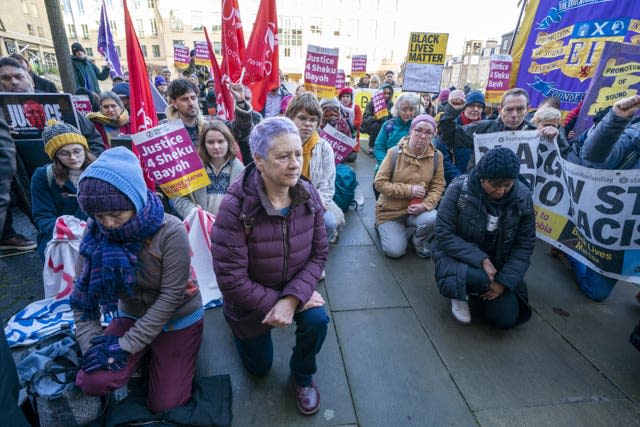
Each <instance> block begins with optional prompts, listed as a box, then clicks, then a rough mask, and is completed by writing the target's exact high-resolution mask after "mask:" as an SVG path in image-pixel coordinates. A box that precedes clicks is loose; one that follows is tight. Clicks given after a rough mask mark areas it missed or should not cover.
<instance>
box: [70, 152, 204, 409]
mask: <svg viewBox="0 0 640 427" xmlns="http://www.w3.org/2000/svg"><path fill="white" fill-rule="evenodd" d="M78 203H79V204H80V207H81V208H82V210H83V211H84V212H85V213H86V214H87V215H88V216H89V217H90V220H89V222H88V224H87V230H86V231H85V234H84V236H83V238H82V242H81V244H80V255H81V257H80V258H79V259H80V260H81V265H80V266H81V272H79V274H77V276H76V281H75V283H74V287H73V292H72V294H71V308H72V309H73V315H74V320H75V324H76V337H77V339H78V342H79V343H80V348H81V350H82V355H83V358H82V363H81V369H80V371H79V372H78V375H77V377H76V385H77V386H78V387H80V388H81V389H82V390H83V391H84V392H85V393H87V394H89V395H105V394H107V393H109V392H110V391H112V390H115V389H117V388H120V387H122V386H124V385H125V384H127V382H128V381H129V379H130V378H131V375H132V373H133V371H134V370H135V369H136V368H137V367H138V366H139V365H140V363H141V361H142V360H143V356H145V354H147V353H149V355H150V357H149V358H148V359H144V360H149V386H148V393H147V404H148V406H149V409H150V410H151V411H153V412H163V411H166V410H168V409H171V408H174V407H177V406H182V405H184V404H185V403H186V402H187V401H188V400H189V398H190V397H191V385H192V382H193V377H194V373H195V367H196V359H197V356H198V351H199V349H200V342H201V339H202V323H203V322H202V317H203V308H202V298H201V296H200V291H199V289H198V287H197V286H196V285H195V284H194V283H193V282H192V281H191V280H190V269H189V264H190V258H189V257H185V256H184V254H186V253H189V240H188V238H187V232H186V229H185V228H184V226H183V225H182V222H181V221H180V220H179V219H178V218H176V217H174V216H172V215H168V214H165V212H164V209H163V206H162V202H161V201H160V198H159V197H158V196H157V195H156V194H155V193H153V192H152V191H150V190H148V189H147V187H146V186H145V182H144V178H143V174H142V169H141V168H140V162H139V161H138V159H137V158H136V156H135V155H134V154H133V153H132V152H131V151H129V150H127V149H126V148H124V147H115V148H112V149H110V150H107V151H105V152H104V154H103V155H102V156H101V157H100V158H98V160H96V161H95V162H94V163H92V164H91V165H90V166H89V167H87V169H86V170H85V171H84V172H83V173H82V175H81V176H80V180H79V183H78ZM79 270H80V268H79ZM101 313H102V314H107V313H109V314H111V316H112V318H113V319H112V320H111V322H110V323H109V326H107V328H106V329H105V330H104V331H103V330H102V327H101V325H100V317H101Z"/></svg>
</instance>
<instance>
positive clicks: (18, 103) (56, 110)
mask: <svg viewBox="0 0 640 427" xmlns="http://www.w3.org/2000/svg"><path fill="white" fill-rule="evenodd" d="M0 111H1V112H2V115H3V117H4V119H5V120H6V122H7V124H8V125H9V127H10V128H11V130H12V132H11V136H12V138H13V140H14V141H15V143H16V150H17V152H18V154H19V155H20V158H21V159H22V162H23V163H24V165H25V168H26V169H27V172H28V173H29V176H31V175H32V174H33V172H35V170H36V169H37V168H38V167H40V166H42V165H45V164H47V163H49V162H50V161H51V160H50V159H49V157H48V156H47V154H46V153H45V152H44V144H43V142H42V130H43V129H44V127H45V126H46V124H47V121H48V120H50V119H56V120H58V121H60V122H64V123H68V124H70V125H73V126H75V127H76V128H78V120H77V118H76V113H75V111H74V109H73V103H72V101H71V96H70V95H69V94H66V93H55V94H54V93H51V94H48V93H47V94H45V93H15V92H11V93H0Z"/></svg>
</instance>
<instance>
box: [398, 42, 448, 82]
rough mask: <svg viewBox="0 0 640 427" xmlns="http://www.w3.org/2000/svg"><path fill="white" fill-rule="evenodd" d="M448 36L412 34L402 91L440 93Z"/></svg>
mask: <svg viewBox="0 0 640 427" xmlns="http://www.w3.org/2000/svg"><path fill="white" fill-rule="evenodd" d="M448 39H449V35H448V34H444V33H411V34H410V35H409V48H408V50H407V60H406V62H405V69H404V80H403V83H402V90H404V91H410V92H436V93H437V92H439V91H440V80H441V79H442V70H443V69H444V62H445V59H446V54H447V40H448Z"/></svg>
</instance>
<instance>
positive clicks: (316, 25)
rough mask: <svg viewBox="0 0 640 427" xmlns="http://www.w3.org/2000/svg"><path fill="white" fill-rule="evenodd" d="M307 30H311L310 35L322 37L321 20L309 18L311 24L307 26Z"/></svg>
mask: <svg viewBox="0 0 640 427" xmlns="http://www.w3.org/2000/svg"><path fill="white" fill-rule="evenodd" d="M309 28H310V29H311V34H318V35H319V36H321V35H322V18H320V17H313V18H311V22H310V24H309Z"/></svg>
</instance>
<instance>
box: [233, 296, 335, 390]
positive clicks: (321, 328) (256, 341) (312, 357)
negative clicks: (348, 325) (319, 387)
mask: <svg viewBox="0 0 640 427" xmlns="http://www.w3.org/2000/svg"><path fill="white" fill-rule="evenodd" d="M293 320H294V322H296V345H295V346H294V347H293V354H292V355H291V359H290V361H289V367H290V368H291V375H292V376H293V379H294V381H295V382H296V384H297V385H299V386H301V387H307V386H309V385H310V384H311V381H312V380H313V374H315V373H316V371H317V366H316V354H318V353H319V352H320V348H322V343H323V342H324V339H325V337H326V336H327V324H328V323H329V317H328V316H327V313H326V312H325V311H324V308H323V307H315V308H310V309H308V310H305V311H303V312H300V313H296V314H295V315H294V316H293ZM235 342H236V347H237V348H238V353H240V358H241V359H242V364H243V365H244V367H245V368H247V370H248V371H249V372H251V373H252V374H253V375H255V376H258V377H263V376H265V375H266V374H267V372H269V370H270V369H271V365H272V364H273V341H272V340H271V332H267V333H266V334H263V335H259V336H257V337H253V338H249V339H246V340H241V339H238V338H236V339H235Z"/></svg>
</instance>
